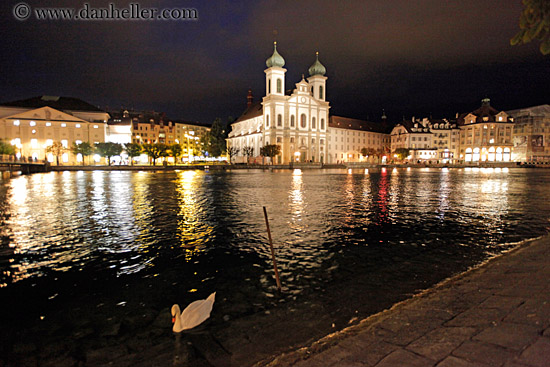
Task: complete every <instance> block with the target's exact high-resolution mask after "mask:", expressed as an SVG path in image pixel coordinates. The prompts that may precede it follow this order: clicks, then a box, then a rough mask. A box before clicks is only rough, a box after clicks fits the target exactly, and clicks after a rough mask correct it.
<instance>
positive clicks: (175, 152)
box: [168, 144, 183, 164]
mask: <svg viewBox="0 0 550 367" xmlns="http://www.w3.org/2000/svg"><path fill="white" fill-rule="evenodd" d="M168 150H169V151H170V157H174V164H175V163H177V162H178V158H179V157H181V155H182V154H183V148H182V147H181V145H179V144H172V145H170V146H169V147H168Z"/></svg>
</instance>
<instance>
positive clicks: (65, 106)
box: [0, 96, 105, 112]
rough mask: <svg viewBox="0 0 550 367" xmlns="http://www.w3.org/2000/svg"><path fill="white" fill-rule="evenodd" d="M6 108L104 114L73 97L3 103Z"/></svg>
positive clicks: (52, 97) (43, 97)
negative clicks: (48, 108)
mask: <svg viewBox="0 0 550 367" xmlns="http://www.w3.org/2000/svg"><path fill="white" fill-rule="evenodd" d="M0 105H1V106H6V107H23V108H40V107H51V108H55V109H56V110H60V111H86V112H105V111H103V110H101V109H100V108H98V107H96V106H94V105H91V104H89V103H88V102H84V101H83V100H81V99H78V98H73V97H58V96H38V97H32V98H28V99H22V100H19V101H12V102H4V103H1V104H0Z"/></svg>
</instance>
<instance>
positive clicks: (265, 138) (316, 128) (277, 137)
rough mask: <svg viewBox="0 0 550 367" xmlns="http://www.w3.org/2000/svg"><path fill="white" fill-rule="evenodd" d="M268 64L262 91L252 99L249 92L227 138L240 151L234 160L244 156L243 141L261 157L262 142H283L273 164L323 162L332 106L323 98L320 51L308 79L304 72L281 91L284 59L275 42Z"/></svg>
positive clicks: (244, 158) (324, 80)
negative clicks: (257, 98) (258, 98)
mask: <svg viewBox="0 0 550 367" xmlns="http://www.w3.org/2000/svg"><path fill="white" fill-rule="evenodd" d="M266 65H267V69H265V70H264V72H265V80H266V89H265V97H263V100H262V101H261V102H258V103H250V102H251V101H250V97H249V105H248V108H247V109H246V111H245V112H244V113H243V114H242V115H241V116H240V117H239V118H238V119H237V120H236V121H235V122H234V123H233V124H232V125H231V127H232V131H231V133H230V134H229V136H228V139H227V144H228V146H229V147H236V148H238V149H239V151H240V153H239V154H238V155H237V157H235V159H234V162H236V163H239V162H246V159H247V157H246V156H244V148H245V147H252V148H253V150H254V152H253V155H252V160H255V161H260V159H261V158H260V157H259V154H260V148H261V147H263V146H265V145H269V144H276V145H279V146H280V147H281V154H280V155H278V156H277V157H275V162H274V163H277V164H288V163H289V162H294V161H300V162H310V161H311V162H327V157H328V155H327V130H328V119H329V109H330V106H329V103H328V102H327V101H326V80H327V77H325V73H326V69H325V67H324V66H323V65H322V64H321V63H320V62H319V57H318V54H317V57H316V60H315V62H314V63H313V65H311V67H310V68H309V75H310V76H309V78H307V81H306V80H305V79H304V78H302V80H300V81H299V82H298V83H296V88H295V89H294V90H293V91H292V92H290V93H289V94H285V83H286V81H285V73H286V69H285V68H283V66H284V65H285V61H284V59H283V57H282V56H281V55H280V54H279V53H278V52H277V44H276V43H275V45H274V50H273V54H272V55H271V57H269V58H268V59H267V61H266Z"/></svg>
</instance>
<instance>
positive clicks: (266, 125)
mask: <svg viewBox="0 0 550 367" xmlns="http://www.w3.org/2000/svg"><path fill="white" fill-rule="evenodd" d="M265 127H269V115H265Z"/></svg>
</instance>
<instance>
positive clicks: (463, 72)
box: [0, 0, 550, 122]
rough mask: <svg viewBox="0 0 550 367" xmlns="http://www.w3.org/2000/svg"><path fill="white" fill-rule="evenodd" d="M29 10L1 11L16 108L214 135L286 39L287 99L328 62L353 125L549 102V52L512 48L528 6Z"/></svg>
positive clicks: (307, 1) (7, 81) (320, 4)
mask: <svg viewBox="0 0 550 367" xmlns="http://www.w3.org/2000/svg"><path fill="white" fill-rule="evenodd" d="M113 2H114V3H115V4H116V5H117V6H118V7H120V8H122V7H124V6H127V4H128V3H129V2H130V1H113ZM15 3H17V1H11V0H10V1H4V2H3V3H2V5H0V11H1V16H2V23H1V25H0V31H1V34H2V42H3V46H4V47H3V50H4V51H5V52H4V56H3V57H2V59H1V61H0V66H1V67H2V72H3V74H4V75H3V78H2V81H1V84H0V100H2V101H9V100H14V99H20V98H27V97H31V96H34V95H41V94H54V95H70V96H75V97H80V98H82V99H84V100H86V101H89V102H91V103H94V104H98V105H101V106H110V107H120V106H122V105H124V106H126V107H134V108H138V109H156V110H161V111H166V112H167V113H168V114H169V115H171V116H173V117H174V118H185V119H189V120H200V121H203V122H211V121H212V120H213V119H214V118H215V117H216V116H220V117H224V118H225V117H226V116H229V115H233V116H237V115H238V114H240V113H241V112H242V110H243V109H244V107H245V104H246V91H247V90H248V88H253V90H254V94H255V96H256V97H257V98H260V97H261V96H262V94H263V91H264V88H265V87H264V73H263V70H264V68H265V63H264V62H265V59H266V58H267V57H269V56H270V54H271V51H272V42H273V39H274V38H276V39H277V41H278V42H279V51H280V53H281V54H282V55H283V56H284V57H285V60H286V66H285V67H286V68H287V69H288V72H287V80H286V83H287V88H292V87H293V86H294V83H296V82H298V81H299V79H300V76H301V74H302V73H304V74H305V73H307V68H308V67H309V66H310V65H311V63H313V61H314V55H315V51H319V52H320V55H321V61H322V62H323V64H324V65H325V66H326V67H327V76H328V77H329V80H328V90H327V97H328V99H329V101H330V102H331V105H332V111H333V112H334V113H338V114H342V115H346V116H350V117H358V118H366V117H367V116H369V117H370V118H374V117H375V116H376V117H377V116H379V114H380V112H381V110H382V108H384V109H385V110H386V111H387V113H388V114H389V116H390V117H392V118H394V119H398V118H400V117H401V116H402V115H403V114H406V115H407V116H408V117H409V116H410V115H412V114H415V115H416V116H426V115H429V114H430V113H431V114H434V115H437V116H438V117H444V116H447V115H449V114H453V115H454V112H457V110H458V111H461V112H463V111H468V110H472V109H475V108H476V107H477V106H478V104H479V100H480V99H481V98H483V97H485V96H488V97H490V98H491V99H492V102H493V104H494V105H495V107H497V108H501V109H508V108H517V107H522V106H527V105H534V104H540V103H548V102H549V101H548V97H547V96H548V90H547V85H549V82H550V77H549V75H550V70H549V69H550V67H549V65H550V59H548V58H544V57H542V56H541V55H539V54H538V52H537V45H527V46H521V47H511V46H510V45H509V39H510V38H511V37H512V36H513V35H514V33H515V32H516V29H517V23H518V17H519V13H520V11H521V8H522V5H521V2H519V1H496V0H476V1H471V0H465V1H442V0H439V1H436V0H426V1H409V0H407V1H404V0H401V1H383V0H380V1H364V0H363V1H343V2H336V1H318V0H316V1H314V0H301V1H249V2H238V1H232V2H218V1H216V2H215V1H185V2H183V1H155V2H153V1H149V0H143V1H141V2H140V5H141V6H142V7H147V6H155V7H158V8H164V7H175V6H177V7H194V8H196V9H197V10H198V11H199V20H198V21H186V22H182V21H149V22H146V21H132V22H130V21H126V22H124V21H112V22H76V21H72V22H69V21H36V20H28V21H26V22H18V21H16V20H14V19H13V17H12V15H11V8H12V7H13V5H14V4H15ZM28 3H29V4H30V5H31V6H33V7H38V6H72V7H79V6H81V4H80V2H79V1H62V0H58V1H54V0H52V1H28ZM82 3H83V2H82ZM90 3H91V5H92V6H95V7H98V6H105V5H106V4H108V3H109V1H91V2H90ZM274 30H277V35H276V36H274Z"/></svg>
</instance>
